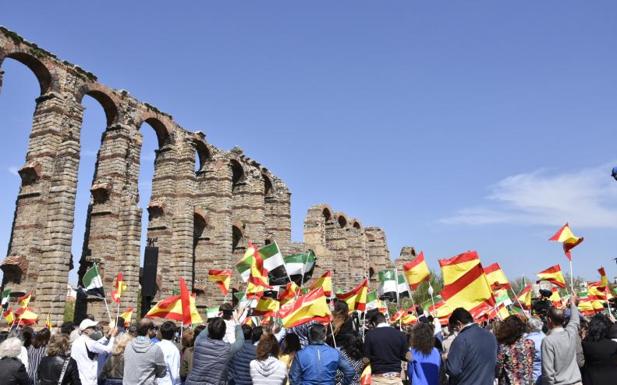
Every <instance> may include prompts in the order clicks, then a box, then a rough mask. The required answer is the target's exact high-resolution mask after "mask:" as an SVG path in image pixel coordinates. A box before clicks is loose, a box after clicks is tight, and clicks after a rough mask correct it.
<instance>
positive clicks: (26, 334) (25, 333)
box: [21, 326, 34, 348]
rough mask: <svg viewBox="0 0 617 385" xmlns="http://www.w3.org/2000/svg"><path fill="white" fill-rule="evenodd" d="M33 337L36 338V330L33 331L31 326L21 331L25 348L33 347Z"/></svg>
mask: <svg viewBox="0 0 617 385" xmlns="http://www.w3.org/2000/svg"><path fill="white" fill-rule="evenodd" d="M33 337H34V329H32V328H31V327H30V326H24V327H23V328H22V329H21V339H22V341H23V343H24V347H25V348H27V347H28V346H30V345H32V338H33Z"/></svg>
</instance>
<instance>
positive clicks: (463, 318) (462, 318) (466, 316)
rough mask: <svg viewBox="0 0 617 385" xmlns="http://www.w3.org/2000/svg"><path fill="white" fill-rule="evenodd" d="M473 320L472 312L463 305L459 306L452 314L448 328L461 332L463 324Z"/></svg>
mask: <svg viewBox="0 0 617 385" xmlns="http://www.w3.org/2000/svg"><path fill="white" fill-rule="evenodd" d="M472 322H473V317H472V316H471V313H469V312H468V311H467V310H465V309H464V308H462V307H458V308H456V309H454V311H453V312H452V315H450V318H449V319H448V329H450V330H452V331H453V332H459V331H460V330H461V329H462V328H463V326H465V325H467V324H470V323H472Z"/></svg>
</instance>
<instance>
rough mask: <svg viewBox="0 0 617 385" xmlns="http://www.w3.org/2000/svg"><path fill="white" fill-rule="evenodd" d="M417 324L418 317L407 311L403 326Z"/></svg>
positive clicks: (402, 319)
mask: <svg viewBox="0 0 617 385" xmlns="http://www.w3.org/2000/svg"><path fill="white" fill-rule="evenodd" d="M416 322H418V317H416V316H415V315H414V314H413V313H412V312H411V311H409V310H406V311H405V314H403V316H402V318H401V324H403V325H414V324H415V323H416Z"/></svg>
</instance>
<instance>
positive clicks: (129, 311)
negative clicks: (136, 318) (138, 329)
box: [120, 307, 133, 326]
mask: <svg viewBox="0 0 617 385" xmlns="http://www.w3.org/2000/svg"><path fill="white" fill-rule="evenodd" d="M120 317H122V319H123V320H124V325H125V326H126V325H130V324H131V318H133V308H132V307H129V308H128V309H126V311H125V312H124V313H122V314H120Z"/></svg>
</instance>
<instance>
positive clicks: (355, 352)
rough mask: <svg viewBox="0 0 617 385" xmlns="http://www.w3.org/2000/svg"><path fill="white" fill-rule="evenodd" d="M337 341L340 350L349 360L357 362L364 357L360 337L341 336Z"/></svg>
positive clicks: (351, 335)
mask: <svg viewBox="0 0 617 385" xmlns="http://www.w3.org/2000/svg"><path fill="white" fill-rule="evenodd" d="M339 340H340V343H341V349H343V351H344V352H345V353H346V354H347V356H348V357H349V358H351V359H352V360H356V361H358V360H361V359H362V357H364V354H363V343H362V339H361V338H360V337H357V336H355V335H353V334H343V335H341V337H340V338H339Z"/></svg>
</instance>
